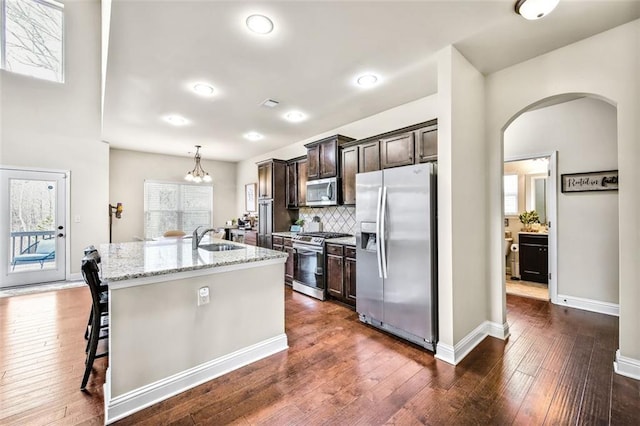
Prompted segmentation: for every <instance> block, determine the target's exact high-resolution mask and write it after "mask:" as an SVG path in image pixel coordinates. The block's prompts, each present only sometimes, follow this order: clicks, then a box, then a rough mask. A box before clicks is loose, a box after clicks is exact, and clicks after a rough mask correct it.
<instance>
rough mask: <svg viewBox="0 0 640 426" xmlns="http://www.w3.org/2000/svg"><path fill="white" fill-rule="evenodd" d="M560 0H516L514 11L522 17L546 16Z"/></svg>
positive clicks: (529, 18) (535, 17)
mask: <svg viewBox="0 0 640 426" xmlns="http://www.w3.org/2000/svg"><path fill="white" fill-rule="evenodd" d="M559 1H560V0H518V1H517V2H516V7H515V9H516V13H517V14H519V15H521V16H522V17H523V18H524V19H528V20H530V21H531V20H535V19H540V18H542V17H544V16H547V15H548V14H549V13H551V11H552V10H553V9H555V8H556V6H557V5H558V3H559Z"/></svg>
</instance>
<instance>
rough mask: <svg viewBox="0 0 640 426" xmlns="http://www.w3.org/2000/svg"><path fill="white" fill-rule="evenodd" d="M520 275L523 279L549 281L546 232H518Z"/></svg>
mask: <svg viewBox="0 0 640 426" xmlns="http://www.w3.org/2000/svg"><path fill="white" fill-rule="evenodd" d="M518 243H519V244H518V245H519V246H520V277H521V278H522V279H523V280H525V281H533V282H537V283H543V284H548V283H549V237H548V236H547V234H522V233H520V234H518Z"/></svg>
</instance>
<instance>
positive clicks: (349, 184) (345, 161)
mask: <svg viewBox="0 0 640 426" xmlns="http://www.w3.org/2000/svg"><path fill="white" fill-rule="evenodd" d="M358 148H359V147H357V146H352V147H349V148H343V149H342V153H341V156H340V157H341V162H340V164H341V171H340V175H341V176H342V204H355V203H356V173H358Z"/></svg>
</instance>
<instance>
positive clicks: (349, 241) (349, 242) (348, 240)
mask: <svg viewBox="0 0 640 426" xmlns="http://www.w3.org/2000/svg"><path fill="white" fill-rule="evenodd" d="M326 242H327V243H330V244H343V245H345V246H355V245H356V237H355V236H352V237H341V238H329V239H327V240H326Z"/></svg>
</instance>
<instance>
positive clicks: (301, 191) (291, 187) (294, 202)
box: [287, 156, 307, 209]
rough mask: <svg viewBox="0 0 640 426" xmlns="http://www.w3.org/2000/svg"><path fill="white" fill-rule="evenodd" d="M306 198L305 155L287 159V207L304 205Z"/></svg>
mask: <svg viewBox="0 0 640 426" xmlns="http://www.w3.org/2000/svg"><path fill="white" fill-rule="evenodd" d="M306 200H307V157H306V156H304V157H298V158H293V159H291V160H289V161H287V208H289V209H293V208H298V207H302V206H305V205H306Z"/></svg>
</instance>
